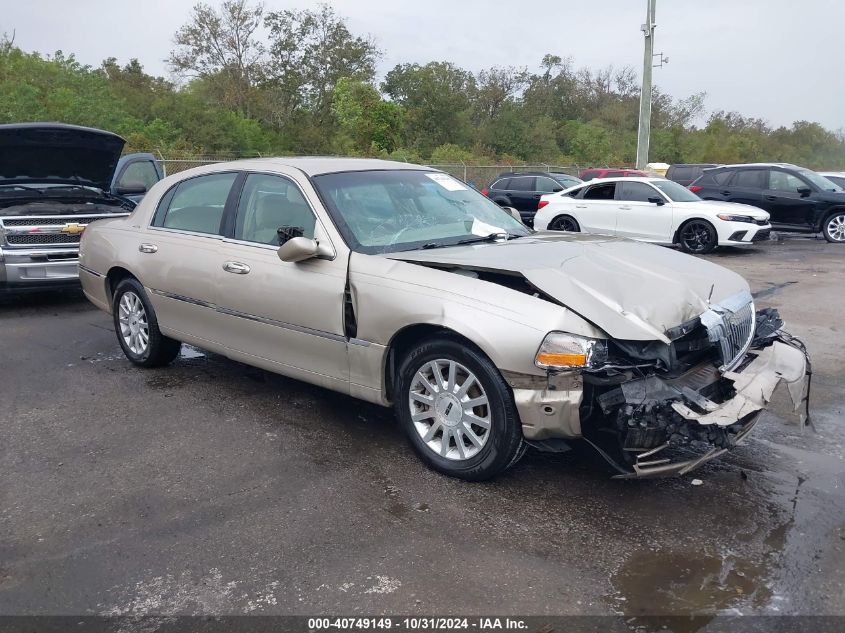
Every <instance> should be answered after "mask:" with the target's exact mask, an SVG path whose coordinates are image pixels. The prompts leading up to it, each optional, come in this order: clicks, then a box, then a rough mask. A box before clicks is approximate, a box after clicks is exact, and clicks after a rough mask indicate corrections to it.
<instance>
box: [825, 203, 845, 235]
mask: <svg viewBox="0 0 845 633" xmlns="http://www.w3.org/2000/svg"><path fill="white" fill-rule="evenodd" d="M823 233H824V239H826V240H827V241H828V242H845V211H838V212H836V213H834V214H833V215H831V216H829V217H828V218H827V219H826V220H825V222H824V227H823Z"/></svg>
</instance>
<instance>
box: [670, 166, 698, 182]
mask: <svg viewBox="0 0 845 633" xmlns="http://www.w3.org/2000/svg"><path fill="white" fill-rule="evenodd" d="M694 178H695V167H675V169H673V170H672V180H675V181H677V180H693V179H694Z"/></svg>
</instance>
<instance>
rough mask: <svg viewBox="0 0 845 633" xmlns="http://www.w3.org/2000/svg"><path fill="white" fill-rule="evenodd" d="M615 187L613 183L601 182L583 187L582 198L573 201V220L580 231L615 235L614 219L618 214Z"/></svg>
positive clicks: (615, 184)
mask: <svg viewBox="0 0 845 633" xmlns="http://www.w3.org/2000/svg"><path fill="white" fill-rule="evenodd" d="M616 186H617V183H615V182H602V183H598V184H595V185H592V186H591V187H585V189H584V193H583V195H582V197H581V198H580V199H576V200H575V219H576V220H578V224H579V225H580V226H581V230H582V231H585V232H587V233H603V234H605V235H615V234H616V217H617V215H618V213H619V202H618V201H617V200H616Z"/></svg>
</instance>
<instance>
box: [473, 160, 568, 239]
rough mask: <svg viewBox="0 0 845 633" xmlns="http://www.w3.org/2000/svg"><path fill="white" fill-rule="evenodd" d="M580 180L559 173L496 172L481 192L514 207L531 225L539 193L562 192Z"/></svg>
mask: <svg viewBox="0 0 845 633" xmlns="http://www.w3.org/2000/svg"><path fill="white" fill-rule="evenodd" d="M580 182H581V179H580V178H576V177H575V176H570V175H569V174H562V173H551V172H544V171H525V172H506V173H503V174H499V176H498V177H497V178H496V179H495V180H494V181H493V182H492V183H491V184H490V186H489V187H487V188H486V189H482V190H481V193H483V194H484V195H485V196H487V197H489V198H490V199H491V200H492V201H493V202H495V203H496V204H498V205H499V206H502V207H511V208H513V209H516V210H517V211H519V215H520V217H521V218H522V222H523V223H524V224H526V225H527V226H531V225H532V223H533V222H534V214H535V213H537V204H538V203H539V202H540V196H542V195H543V194H544V193H549V192H553V191H563V190H564V189H566V188H568V187H572V186H573V185H577V184H578V183H580Z"/></svg>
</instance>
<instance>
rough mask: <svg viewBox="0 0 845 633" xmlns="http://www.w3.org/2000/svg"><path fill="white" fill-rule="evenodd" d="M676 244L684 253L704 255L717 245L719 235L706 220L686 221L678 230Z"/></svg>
mask: <svg viewBox="0 0 845 633" xmlns="http://www.w3.org/2000/svg"><path fill="white" fill-rule="evenodd" d="M678 244H680V246H681V250H682V251H684V252H685V253H692V254H694V255H706V254H707V253H712V252H713V249H715V248H716V247H717V246H718V245H719V234H718V233H717V232H716V228H715V227H714V226H713V225H712V224H710V222H708V221H707V220H699V219H695V220H688V221H687V222H685V223H684V224H683V226H681V228H680V229H678Z"/></svg>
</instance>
